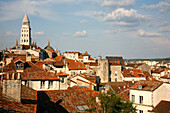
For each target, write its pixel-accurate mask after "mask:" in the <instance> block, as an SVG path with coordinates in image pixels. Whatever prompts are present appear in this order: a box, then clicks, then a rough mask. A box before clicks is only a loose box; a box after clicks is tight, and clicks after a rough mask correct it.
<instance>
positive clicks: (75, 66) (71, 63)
mask: <svg viewBox="0 0 170 113" xmlns="http://www.w3.org/2000/svg"><path fill="white" fill-rule="evenodd" d="M65 62H66V63H67V64H68V65H67V67H68V69H70V70H86V67H85V65H84V64H83V63H81V62H79V61H76V60H71V59H67V58H65Z"/></svg>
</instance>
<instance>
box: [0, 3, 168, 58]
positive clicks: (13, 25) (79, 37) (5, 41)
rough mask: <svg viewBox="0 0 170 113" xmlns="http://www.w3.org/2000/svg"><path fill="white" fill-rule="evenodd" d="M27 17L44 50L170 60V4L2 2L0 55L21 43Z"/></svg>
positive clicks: (0, 5)
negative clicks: (46, 47) (23, 23)
mask: <svg viewBox="0 0 170 113" xmlns="http://www.w3.org/2000/svg"><path fill="white" fill-rule="evenodd" d="M25 12H27V15H28V17H29V20H30V25H31V30H32V31H31V33H32V35H31V36H32V40H34V41H36V42H37V44H38V46H40V47H41V48H44V47H45V46H46V45H47V44H48V40H49V41H50V45H51V46H52V47H53V48H54V49H55V48H58V50H60V51H61V52H64V51H78V52H83V53H84V52H85V51H88V53H89V54H90V55H92V57H98V56H102V57H105V56H122V57H123V58H165V57H170V37H169V36H170V0H0V50H2V49H5V48H12V47H13V46H14V45H15V41H16V40H18V41H19V39H20V29H21V26H22V19H23V18H24V15H25Z"/></svg>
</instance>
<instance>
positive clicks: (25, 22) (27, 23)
mask: <svg viewBox="0 0 170 113" xmlns="http://www.w3.org/2000/svg"><path fill="white" fill-rule="evenodd" d="M22 25H28V26H30V21H29V18H28V16H27V13H26V12H25V16H24V18H23V20H22Z"/></svg>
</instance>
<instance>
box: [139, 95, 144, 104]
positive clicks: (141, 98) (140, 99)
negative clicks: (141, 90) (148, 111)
mask: <svg viewBox="0 0 170 113" xmlns="http://www.w3.org/2000/svg"><path fill="white" fill-rule="evenodd" d="M139 103H140V104H143V96H139Z"/></svg>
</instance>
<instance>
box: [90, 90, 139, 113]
mask: <svg viewBox="0 0 170 113" xmlns="http://www.w3.org/2000/svg"><path fill="white" fill-rule="evenodd" d="M98 98H99V101H100V102H99V103H98V104H97V103H96V102H94V101H95V98H93V97H92V96H91V97H90V100H91V105H90V107H91V108H90V109H88V110H87V111H93V112H97V113H98V112H99V113H136V108H135V107H133V106H132V102H130V101H122V100H121V98H120V97H118V95H116V94H113V93H111V94H105V93H100V94H99V95H98ZM99 105H100V109H99Z"/></svg>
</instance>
